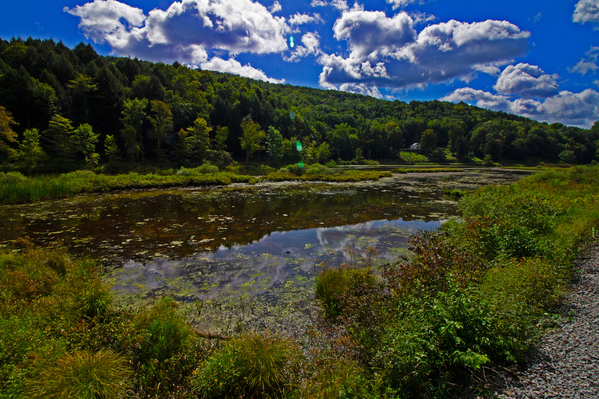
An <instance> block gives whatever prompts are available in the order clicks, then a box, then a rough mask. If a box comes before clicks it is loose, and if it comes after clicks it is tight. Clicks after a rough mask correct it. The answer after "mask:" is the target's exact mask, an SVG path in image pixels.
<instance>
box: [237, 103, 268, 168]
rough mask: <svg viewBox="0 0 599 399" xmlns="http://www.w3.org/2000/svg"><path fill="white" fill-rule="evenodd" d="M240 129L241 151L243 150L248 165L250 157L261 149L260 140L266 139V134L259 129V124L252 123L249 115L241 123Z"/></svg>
mask: <svg viewBox="0 0 599 399" xmlns="http://www.w3.org/2000/svg"><path fill="white" fill-rule="evenodd" d="M241 129H242V130H243V136H242V137H240V140H241V149H243V150H245V162H246V163H248V162H249V161H250V155H252V154H253V153H254V152H256V151H258V150H259V149H261V148H262V147H261V146H260V140H263V139H265V138H266V133H265V132H264V130H262V129H260V125H259V124H257V123H256V122H254V121H252V118H251V117H250V116H249V115H248V116H246V117H245V118H244V119H243V121H242V122H241Z"/></svg>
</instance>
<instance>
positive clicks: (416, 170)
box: [391, 168, 465, 174]
mask: <svg viewBox="0 0 599 399" xmlns="http://www.w3.org/2000/svg"><path fill="white" fill-rule="evenodd" d="M391 172H392V173H400V174H406V173H447V172H465V170H464V169H461V168H397V169H393V170H391Z"/></svg>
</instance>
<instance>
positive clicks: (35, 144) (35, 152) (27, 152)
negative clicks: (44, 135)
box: [19, 128, 46, 173]
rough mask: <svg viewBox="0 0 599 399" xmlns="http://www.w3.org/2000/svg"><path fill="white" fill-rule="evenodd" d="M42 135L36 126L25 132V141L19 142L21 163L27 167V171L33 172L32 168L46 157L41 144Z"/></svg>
mask: <svg viewBox="0 0 599 399" xmlns="http://www.w3.org/2000/svg"><path fill="white" fill-rule="evenodd" d="M40 137H41V135H40V132H39V131H38V130H37V129H36V128H33V129H27V130H25V132H23V141H21V143H20V144H19V165H20V166H21V167H24V168H27V173H31V169H33V168H34V167H35V166H36V165H37V163H38V162H40V161H41V160H42V159H44V158H45V157H46V154H45V153H44V150H42V146H41V145H40Z"/></svg>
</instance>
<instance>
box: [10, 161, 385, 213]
mask: <svg viewBox="0 0 599 399" xmlns="http://www.w3.org/2000/svg"><path fill="white" fill-rule="evenodd" d="M322 168H325V167H321V168H313V169H309V170H311V171H313V172H314V173H312V172H310V173H309V174H303V175H301V176H298V175H296V174H293V173H282V172H273V170H274V169H272V168H268V169H264V168H262V169H260V170H264V171H265V172H269V174H267V175H266V176H262V177H260V178H258V177H253V176H249V175H241V174H237V173H233V172H219V171H218V168H217V167H216V166H213V165H202V166H199V167H197V168H181V169H180V170H179V171H178V172H177V173H174V172H173V173H166V174H152V173H148V174H139V173H137V172H130V173H127V174H121V175H114V176H112V175H105V174H96V173H94V172H93V171H91V170H79V171H76V172H70V173H66V174H62V175H46V176H39V177H26V176H23V175H22V174H20V173H19V172H8V173H3V172H0V201H1V202H2V203H4V204H16V203H25V202H34V201H43V200H48V199H57V198H68V197H71V196H73V195H76V194H79V193H93V192H104V191H110V190H125V189H132V188H157V187H185V186H217V185H230V184H232V183H249V184H254V183H256V182H258V181H259V180H264V181H292V180H302V181H333V182H358V181H364V180H378V179H380V178H382V177H390V176H392V174H391V173H390V172H373V171H344V172H338V173H330V171H329V170H328V169H327V170H326V171H323V169H322ZM325 169H326V168H325Z"/></svg>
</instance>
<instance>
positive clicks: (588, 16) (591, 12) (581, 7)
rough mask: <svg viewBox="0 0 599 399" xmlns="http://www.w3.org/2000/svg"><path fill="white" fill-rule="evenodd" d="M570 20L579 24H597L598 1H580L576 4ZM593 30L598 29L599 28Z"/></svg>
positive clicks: (598, 13) (598, 19)
mask: <svg viewBox="0 0 599 399" xmlns="http://www.w3.org/2000/svg"><path fill="white" fill-rule="evenodd" d="M572 20H573V21H574V22H578V23H580V24H584V23H587V22H594V23H599V0H580V1H579V2H578V3H576V8H575V9H574V14H573V15H572ZM595 29H599V26H596V27H595Z"/></svg>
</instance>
